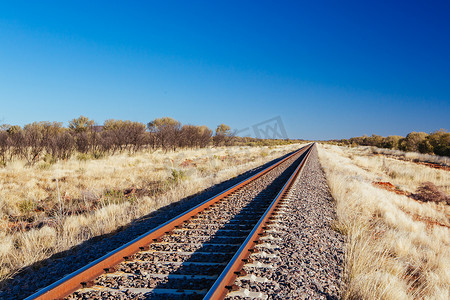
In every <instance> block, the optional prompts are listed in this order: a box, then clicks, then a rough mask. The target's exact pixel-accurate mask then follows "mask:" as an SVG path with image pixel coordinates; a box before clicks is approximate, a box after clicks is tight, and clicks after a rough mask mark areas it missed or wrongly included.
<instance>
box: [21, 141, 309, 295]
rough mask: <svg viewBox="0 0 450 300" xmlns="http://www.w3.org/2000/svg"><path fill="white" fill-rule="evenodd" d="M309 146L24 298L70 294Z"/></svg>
mask: <svg viewBox="0 0 450 300" xmlns="http://www.w3.org/2000/svg"><path fill="white" fill-rule="evenodd" d="M309 148H311V146H310V145H308V146H304V147H302V148H301V149H299V150H297V151H295V152H294V153H292V154H290V155H289V156H287V157H285V158H284V159H282V160H280V161H278V162H276V163H274V164H272V165H271V166H269V167H267V168H265V169H264V170H262V171H260V172H258V173H257V174H255V175H253V176H251V177H249V178H247V179H244V180H243V181H241V182H239V183H237V184H236V185H234V186H232V187H230V188H228V189H226V190H225V191H223V192H221V193H220V194H218V195H216V196H214V197H212V198H209V199H208V200H206V201H204V202H202V203H200V204H199V205H197V206H195V207H193V208H191V209H190V210H188V211H186V212H184V213H182V214H180V215H178V216H177V217H175V218H173V219H171V220H169V221H167V222H166V223H164V224H161V225H160V226H158V227H156V228H154V229H152V230H150V231H148V232H147V233H145V234H143V235H141V236H139V237H137V238H136V239H134V240H132V241H130V242H128V243H127V244H125V245H123V246H121V247H119V248H117V249H115V250H113V251H111V252H110V253H108V254H106V255H104V256H102V257H100V258H98V259H97V260H95V261H93V262H91V263H89V264H88V265H86V266H85V267H83V268H81V269H79V270H77V271H75V272H73V273H71V274H69V275H67V276H65V277H64V278H62V279H60V280H58V281H56V282H55V283H53V284H51V285H49V286H48V287H46V288H44V289H42V290H39V291H38V292H36V293H34V294H33V295H31V296H29V297H27V298H26V300H28V299H30V300H31V299H60V298H63V297H65V296H67V295H70V294H71V293H73V292H74V291H76V290H78V289H81V288H83V287H84V286H86V285H89V283H90V282H92V280H94V279H95V278H97V277H98V276H100V275H102V274H104V273H105V272H106V270H108V269H109V268H110V267H112V266H115V265H117V264H119V263H121V262H122V261H124V260H125V257H129V256H131V255H133V254H135V253H137V252H138V251H140V250H141V249H143V247H145V246H147V245H149V244H150V243H152V242H153V241H157V240H158V238H160V237H161V236H163V235H164V234H166V233H167V232H170V231H171V230H173V229H175V228H176V227H177V226H180V225H182V224H183V223H184V222H185V221H187V220H188V219H190V218H192V217H193V216H195V215H197V214H198V213H200V212H201V211H203V210H205V209H206V208H208V207H209V206H211V205H213V204H214V203H216V202H218V201H220V200H222V199H224V198H225V197H226V196H228V195H230V194H231V193H233V192H234V191H236V190H237V189H240V188H242V187H243V186H245V185H247V184H248V183H250V182H252V181H254V180H255V179H257V178H259V177H261V176H263V175H264V174H266V173H267V172H269V171H271V170H272V169H274V168H275V167H277V166H278V165H280V164H281V163H283V162H285V161H286V160H288V159H289V158H291V157H293V156H294V155H297V154H299V153H303V152H305V151H307V150H308V149H309Z"/></svg>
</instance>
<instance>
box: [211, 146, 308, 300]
mask: <svg viewBox="0 0 450 300" xmlns="http://www.w3.org/2000/svg"><path fill="white" fill-rule="evenodd" d="M313 145H314V144H313ZM311 149H312V146H311V147H309V148H308V152H307V153H306V155H305V157H304V158H303V160H302V161H301V163H300V164H299V165H298V167H297V168H296V169H295V171H294V173H292V175H291V176H290V177H289V180H288V181H287V182H286V183H285V185H284V186H283V188H282V189H281V191H280V192H279V193H278V195H277V196H276V197H275V199H274V200H273V201H272V203H271V204H270V206H269V207H268V208H267V210H266V211H265V213H264V215H263V216H262V217H261V219H260V220H259V221H258V223H257V224H256V225H255V227H254V229H253V230H252V231H251V232H250V234H249V235H248V237H247V239H246V240H245V241H244V243H243V244H242V246H241V247H240V248H239V249H238V251H237V252H236V254H235V255H234V256H233V258H232V259H231V260H230V262H229V263H228V265H227V266H226V267H225V269H224V270H223V272H222V274H220V276H219V277H218V278H217V280H216V282H215V283H214V284H213V286H212V287H211V289H210V290H209V291H208V293H207V294H206V295H205V297H204V298H203V299H212V300H216V299H223V298H225V296H226V295H227V294H228V292H229V291H231V290H233V289H235V288H236V287H234V286H233V285H232V284H233V282H234V281H235V280H236V278H237V277H238V276H239V274H241V271H242V267H243V266H244V265H245V264H246V263H247V262H249V260H248V259H249V256H250V255H251V254H252V252H253V251H254V250H255V248H254V246H255V245H256V244H257V243H258V242H259V238H260V237H261V236H263V235H264V232H265V230H266V228H267V225H269V224H270V223H271V219H273V215H274V213H275V212H276V210H277V206H278V205H279V204H280V202H281V201H282V200H283V198H284V197H285V196H286V194H287V193H288V192H289V189H290V187H291V186H292V183H293V182H294V181H295V179H296V178H297V176H298V175H299V174H301V171H302V169H303V166H304V165H305V163H306V161H307V159H308V156H309V154H310V153H311Z"/></svg>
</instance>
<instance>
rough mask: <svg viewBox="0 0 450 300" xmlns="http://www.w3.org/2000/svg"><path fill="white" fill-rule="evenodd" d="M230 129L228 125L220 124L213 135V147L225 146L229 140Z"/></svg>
mask: <svg viewBox="0 0 450 300" xmlns="http://www.w3.org/2000/svg"><path fill="white" fill-rule="evenodd" d="M231 136H232V134H231V128H230V126H228V125H225V124H220V125H218V126H217V128H216V134H215V135H214V138H213V141H214V145H215V146H220V145H222V144H227V143H228V140H229V139H230V138H231Z"/></svg>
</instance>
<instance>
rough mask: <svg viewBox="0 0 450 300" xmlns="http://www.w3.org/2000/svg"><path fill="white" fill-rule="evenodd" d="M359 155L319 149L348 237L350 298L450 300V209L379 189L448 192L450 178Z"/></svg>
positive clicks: (438, 172)
mask: <svg viewBox="0 0 450 300" xmlns="http://www.w3.org/2000/svg"><path fill="white" fill-rule="evenodd" d="M358 151H359V150H355V149H349V148H345V147H337V146H327V145H320V146H319V158H320V161H321V164H322V166H323V168H324V170H325V173H326V176H327V180H328V183H329V186H330V189H331V193H332V194H333V197H334V198H335V199H336V201H337V214H338V223H337V224H336V228H337V229H338V230H341V231H342V232H344V233H345V234H347V245H346V276H347V289H346V291H345V293H344V295H345V298H347V299H449V296H450V295H449V283H450V269H449V267H448V266H449V265H450V247H449V243H450V234H449V233H450V232H449V225H450V224H449V215H450V209H449V206H448V205H445V204H436V203H429V202H428V203H420V202H417V201H415V200H413V199H411V198H408V197H406V196H404V195H397V194H395V193H393V192H390V191H386V190H383V189H380V188H377V187H375V186H373V185H372V182H373V181H379V180H383V181H390V182H393V183H394V184H396V185H401V186H402V187H403V188H405V189H408V190H411V191H412V190H414V189H415V188H417V186H418V185H419V184H420V183H421V181H432V182H434V183H435V184H437V185H439V186H441V187H442V188H443V189H445V190H446V191H447V193H448V191H449V184H450V180H449V177H448V174H447V173H444V172H445V171H441V170H436V169H431V168H428V167H424V166H418V165H417V164H414V163H411V162H399V161H397V160H390V159H387V158H385V159H383V158H382V157H379V156H376V157H372V156H370V155H368V154H367V153H364V152H359V153H358Z"/></svg>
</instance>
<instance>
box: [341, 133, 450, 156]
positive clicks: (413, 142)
mask: <svg viewBox="0 0 450 300" xmlns="http://www.w3.org/2000/svg"><path fill="white" fill-rule="evenodd" d="M334 142H337V143H340V144H343V145H350V146H356V145H361V146H375V147H379V148H387V149H397V150H402V151H412V152H420V153H428V154H436V155H441V156H450V132H447V131H446V130H444V129H441V130H438V131H435V132H431V133H425V132H411V133H409V134H408V135H407V136H406V137H403V136H399V135H391V136H387V137H383V136H380V135H376V134H373V135H372V136H362V137H353V138H350V139H342V140H334Z"/></svg>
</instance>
